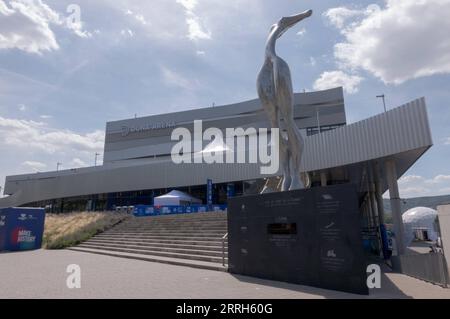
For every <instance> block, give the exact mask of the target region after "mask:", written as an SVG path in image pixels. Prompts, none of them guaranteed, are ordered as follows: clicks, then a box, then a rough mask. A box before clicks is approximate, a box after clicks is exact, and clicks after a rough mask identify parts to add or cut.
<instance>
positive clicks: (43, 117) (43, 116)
mask: <svg viewBox="0 0 450 319" xmlns="http://www.w3.org/2000/svg"><path fill="white" fill-rule="evenodd" d="M39 117H40V118H41V119H43V120H48V119H51V118H53V116H51V115H46V114H42V115H40V116H39Z"/></svg>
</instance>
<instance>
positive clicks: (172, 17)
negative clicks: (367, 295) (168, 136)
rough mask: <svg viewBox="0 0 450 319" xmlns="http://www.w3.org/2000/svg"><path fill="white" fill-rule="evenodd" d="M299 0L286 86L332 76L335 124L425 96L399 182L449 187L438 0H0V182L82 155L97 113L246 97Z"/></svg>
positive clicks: (449, 41)
mask: <svg viewBox="0 0 450 319" xmlns="http://www.w3.org/2000/svg"><path fill="white" fill-rule="evenodd" d="M74 5H75V6H74ZM78 8H79V12H78V10H77V9H78ZM307 9H312V10H313V15H312V16H311V17H310V18H308V19H306V20H304V21H302V22H300V23H299V24H298V25H296V26H294V27H293V28H292V29H290V30H289V31H287V32H286V33H285V34H284V35H283V37H282V38H281V39H280V40H279V41H278V43H277V52H278V55H279V56H281V57H282V58H283V59H285V60H286V61H287V62H288V63H289V65H290V68H291V73H292V78H293V85H294V90H295V91H296V92H301V91H303V90H306V91H313V90H321V89H327V88H331V87H335V86H343V87H344V92H345V105H346V113H347V121H348V123H352V122H356V121H359V120H362V119H364V118H367V117H370V116H373V115H375V114H378V113H380V112H382V111H383V105H382V101H381V100H380V99H377V98H376V95H379V94H385V96H386V103H387V107H388V108H393V107H396V106H399V105H402V104H404V103H406V102H409V101H411V100H413V99H416V98H419V97H422V96H424V97H425V98H426V102H427V106H428V115H429V119H430V123H431V129H432V136H433V141H434V145H433V147H432V148H431V149H430V150H429V151H428V152H427V153H426V154H425V155H424V156H423V157H422V158H421V159H420V160H419V161H418V162H417V163H416V164H414V166H413V167H411V169H410V170H409V171H408V172H407V173H406V174H405V175H404V176H403V177H402V178H401V179H400V181H399V186H400V193H401V196H402V197H416V196H431V195H442V194H450V165H449V163H450V107H449V103H450V37H449V36H448V34H450V19H448V17H449V14H450V0H386V1H383V0H381V1H365V0H363V1H332V0H323V1H318V0H298V1H294V0H227V1H223V0H148V1H143V0H141V1H137V0H109V1H106V0H89V1H87V0H78V1H75V0H70V1H65V0H11V1H9V0H0V154H1V156H0V185H2V186H3V184H4V179H5V176H7V175H14V174H22V173H32V172H37V171H41V172H42V171H51V170H55V169H56V165H57V163H62V166H61V168H64V169H67V168H74V167H84V166H92V165H94V161H95V153H100V154H101V153H102V152H103V145H104V129H105V123H106V122H107V121H110V120H119V119H125V118H132V117H134V116H147V115H153V114H159V113H167V112H174V111H181V110H188V109H194V108H200V107H210V106H212V105H213V104H215V105H224V104H230V103H235V102H241V101H244V100H248V99H254V98H256V97H257V94H256V84H255V82H256V75H257V73H258V71H259V68H260V67H261V65H262V63H263V55H264V46H265V40H266V37H267V35H268V32H269V29H270V26H271V25H272V24H273V23H275V22H276V21H277V20H278V19H279V18H280V17H282V16H287V15H292V14H296V13H298V12H301V11H304V10H307ZM77 13H79V17H80V20H78V19H77ZM100 163H101V156H100V157H99V164H100Z"/></svg>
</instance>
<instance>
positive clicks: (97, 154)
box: [94, 153, 100, 166]
mask: <svg viewBox="0 0 450 319" xmlns="http://www.w3.org/2000/svg"><path fill="white" fill-rule="evenodd" d="M99 155H100V153H95V163H94V166H97V156H99Z"/></svg>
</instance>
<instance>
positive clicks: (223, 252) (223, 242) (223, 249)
mask: <svg viewBox="0 0 450 319" xmlns="http://www.w3.org/2000/svg"><path fill="white" fill-rule="evenodd" d="M227 238H228V233H226V234H225V235H223V237H222V266H224V267H225V239H227Z"/></svg>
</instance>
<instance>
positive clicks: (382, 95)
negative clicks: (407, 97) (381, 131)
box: [377, 94, 386, 112]
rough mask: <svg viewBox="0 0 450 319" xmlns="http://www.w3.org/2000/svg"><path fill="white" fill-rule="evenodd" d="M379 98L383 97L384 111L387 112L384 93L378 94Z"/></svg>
mask: <svg viewBox="0 0 450 319" xmlns="http://www.w3.org/2000/svg"><path fill="white" fill-rule="evenodd" d="M377 98H381V99H383V106H384V112H386V100H385V96H384V94H381V95H377Z"/></svg>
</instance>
